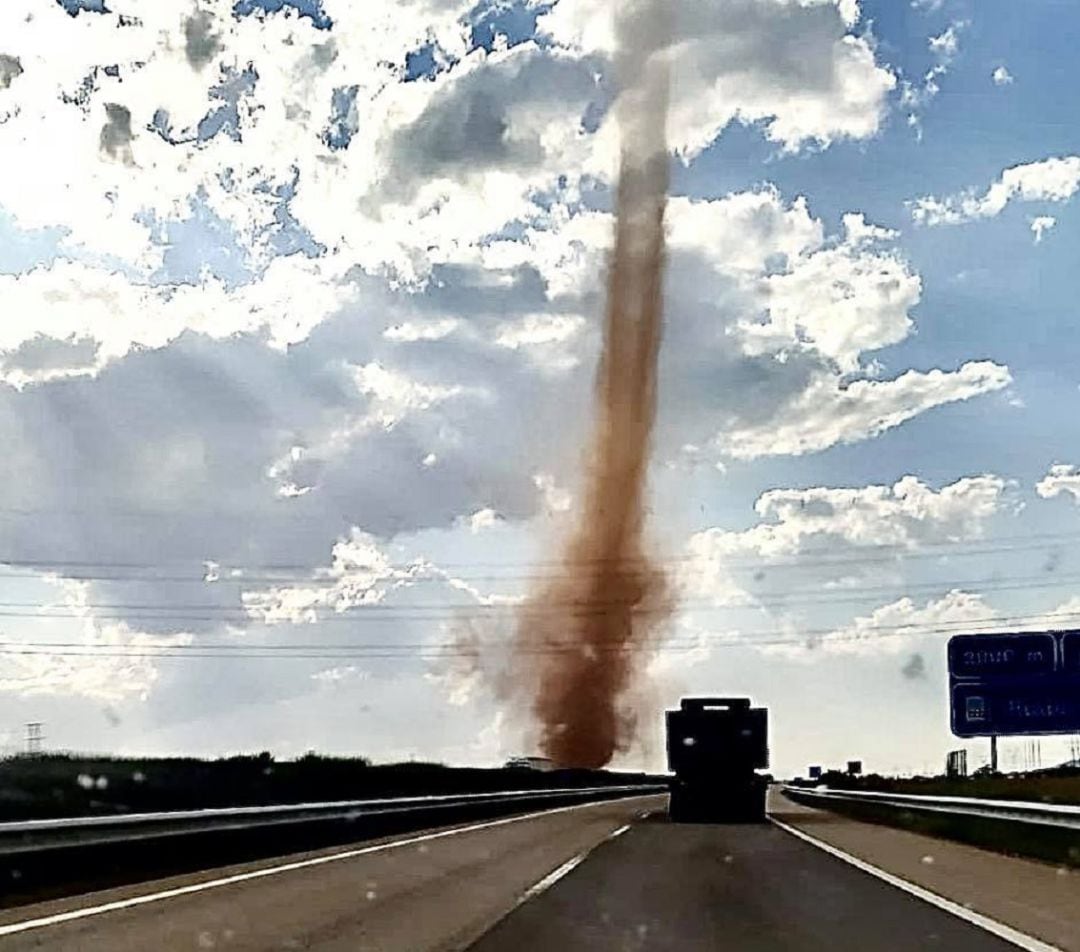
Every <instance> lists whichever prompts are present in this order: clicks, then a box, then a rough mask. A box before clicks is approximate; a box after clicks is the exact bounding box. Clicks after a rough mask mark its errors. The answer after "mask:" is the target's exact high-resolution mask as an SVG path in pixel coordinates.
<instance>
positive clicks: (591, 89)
mask: <svg viewBox="0 0 1080 952" xmlns="http://www.w3.org/2000/svg"><path fill="white" fill-rule="evenodd" d="M598 72H599V70H598V69H597V65H596V63H595V62H594V61H592V60H575V59H571V58H569V57H561V56H556V55H552V54H551V52H550V51H543V50H536V51H532V52H529V53H523V54H519V55H517V56H514V57H512V58H510V59H506V60H502V61H497V62H491V63H485V64H484V65H483V66H480V67H478V68H476V69H474V70H472V71H471V72H470V73H468V74H466V75H464V76H462V77H461V78H460V79H458V80H457V81H456V82H454V83H451V84H449V85H447V86H446V88H445V89H443V90H442V91H441V92H440V93H438V94H437V95H436V96H434V97H433V98H432V100H431V102H430V103H429V104H428V106H427V108H425V109H424V111H423V112H422V113H421V114H420V116H419V117H418V118H417V119H416V120H415V121H414V122H413V123H411V124H410V125H408V126H404V127H402V128H401V129H399V130H398V131H397V132H395V134H394V136H393V137H392V139H391V140H390V142H389V144H388V152H389V155H388V162H387V167H388V168H389V169H390V170H391V172H390V175H389V178H388V179H387V180H386V182H385V183H384V189H385V192H386V193H387V194H388V195H389V196H391V197H395V198H396V197H398V195H399V194H409V193H410V192H411V190H413V189H415V188H416V187H417V186H418V185H419V184H421V183H422V182H423V181H425V180H427V179H430V178H432V177H437V176H443V177H446V178H451V179H458V180H465V179H468V178H469V177H471V176H472V175H475V174H476V173H477V172H482V171H485V170H489V169H506V170H514V171H528V170H530V169H534V168H537V167H539V166H541V165H542V164H543V162H544V160H545V158H546V155H547V154H546V151H545V147H544V143H543V141H542V138H541V133H542V129H540V128H533V127H529V126H528V124H524V125H522V124H521V123H519V122H516V121H515V120H516V119H517V118H518V117H520V116H522V115H527V114H528V113H529V112H530V111H531V110H533V109H535V108H537V107H539V106H544V105H552V104H561V106H562V108H563V109H573V108H574V106H575V104H576V105H577V106H579V107H580V108H581V109H584V107H585V106H586V105H587V104H588V103H589V102H590V101H592V100H593V99H596V98H598V97H599V96H600V95H601V92H602V89H601V86H600V85H599V81H598V80H597V79H596V76H597V74H598Z"/></svg>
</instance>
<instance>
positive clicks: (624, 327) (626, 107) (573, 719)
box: [515, 2, 670, 767]
mask: <svg viewBox="0 0 1080 952" xmlns="http://www.w3.org/2000/svg"><path fill="white" fill-rule="evenodd" d="M630 8H631V9H630V12H629V13H628V14H622V15H621V18H620V24H619V26H620V40H621V48H622V52H621V56H620V60H621V62H620V64H619V66H620V77H621V80H622V93H621V95H620V98H619V101H618V104H617V107H616V109H617V112H616V115H617V117H618V121H619V125H620V132H621V136H622V155H621V167H620V172H619V185H618V190H617V197H616V209H615V219H616V223H615V246H614V250H613V252H612V256H611V261H610V264H609V270H608V279H607V305H606V311H605V317H604V336H603V351H602V354H601V357H600V363H599V367H598V369H597V376H596V385H595V390H594V404H595V406H594V414H595V424H594V426H595V429H594V432H593V436H592V441H591V445H590V447H589V449H588V452H587V456H586V467H587V468H586V472H585V479H584V494H583V499H582V503H581V506H580V509H579V511H578V513H577V523H576V525H575V526H574V528H573V530H572V532H571V535H570V536H569V538H568V540H567V541H566V544H565V547H564V549H563V552H562V555H561V559H562V563H563V564H562V567H561V569H560V572H559V575H558V578H557V580H555V581H554V582H551V583H549V584H547V585H545V586H543V587H540V588H539V589H538V590H536V591H534V592H533V593H532V594H531V596H530V598H529V599H528V600H527V602H526V603H525V604H524V605H523V607H522V609H521V612H520V614H519V616H518V622H517V633H516V643H515V650H516V652H517V654H518V658H519V659H520V663H519V664H518V665H517V666H516V667H517V669H518V670H521V671H527V672H528V675H527V678H526V679H525V685H523V686H524V687H526V688H527V689H528V690H530V691H531V692H532V697H531V711H532V714H533V716H534V718H535V719H536V721H537V723H538V725H539V728H540V748H541V750H542V751H543V752H544V754H546V755H547V756H548V757H550V758H551V759H552V760H553V761H554V762H556V763H558V764H560V765H562V766H568V767H600V766H603V765H604V764H606V763H608V761H610V760H611V758H612V756H613V755H614V754H615V753H616V752H617V751H619V750H623V749H625V748H626V747H627V746H628V744H629V742H630V741H631V740H632V738H633V734H634V727H635V724H634V716H633V712H632V711H631V710H629V709H628V705H626V704H625V700H626V697H627V692H628V691H629V689H630V688H632V687H633V685H634V682H635V678H636V675H637V673H638V670H639V667H640V664H641V662H642V661H643V659H644V658H645V656H646V654H645V651H644V650H643V649H644V647H645V644H646V643H647V641H648V640H649V634H650V632H653V631H655V629H656V627H657V625H658V624H659V623H660V622H661V621H662V620H663V618H664V617H665V616H666V614H667V613H668V610H669V607H670V605H669V587H668V584H667V580H666V579H665V577H664V574H663V572H662V571H661V569H660V568H659V567H658V565H657V564H655V563H654V562H653V561H651V560H650V558H649V553H648V547H647V540H646V535H645V491H646V476H647V471H648V463H649V455H650V449H651V445H652V436H653V425H654V422H655V418H656V402H657V357H658V354H659V349H660V337H661V327H662V317H663V273H664V210H665V205H666V199H667V186H668V155H667V146H666V140H665V124H666V117H667V94H668V88H667V87H668V78H667V66H666V64H665V63H664V62H662V56H663V54H662V52H659V50H661V46H660V45H659V44H658V43H657V40H658V38H662V37H664V36H665V35H666V30H664V25H665V24H664V19H665V17H664V11H663V10H662V9H661V6H660V5H659V4H655V3H652V2H649V3H638V4H632V5H630ZM646 40H647V41H648V42H645V41H646Z"/></svg>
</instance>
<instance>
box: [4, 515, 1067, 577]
mask: <svg viewBox="0 0 1080 952" xmlns="http://www.w3.org/2000/svg"><path fill="white" fill-rule="evenodd" d="M765 525H771V524H769V523H766V524H765ZM1078 539H1080V532H1061V533H1041V534H1033V535H1028V536H1003V537H1000V538H999V539H997V540H994V541H987V542H985V543H984V541H983V540H980V539H971V540H959V539H943V540H927V541H920V542H918V543H917V544H918V549H915V550H912V549H910V548H908V547H907V546H906V545H905V544H904V543H902V542H901V543H876V544H873V545H867V546H858V545H856V544H854V543H849V545H851V547H852V548H853V549H857V551H856V552H852V554H850V555H836V553H835V552H834V550H833V549H832V548H828V547H816V548H805V549H801V550H800V551H799V552H798V553H795V554H793V555H791V556H789V557H786V558H769V557H767V556H760V555H759V556H754V557H752V558H744V559H739V558H729V557H725V556H723V555H719V556H713V557H709V556H706V555H690V554H686V555H671V556H657V557H655V558H646V557H642V558H632V559H628V558H615V559H606V558H595V559H575V560H564V559H555V560H534V561H530V562H527V563H519V564H517V565H515V564H514V563H506V562H503V561H500V562H481V561H477V562H441V563H439V564H437V565H436V564H434V563H431V567H432V568H435V569H436V570H445V571H448V570H451V569H502V568H508V567H509V568H526V569H538V568H545V567H550V568H558V569H565V570H572V569H573V568H575V567H581V566H591V565H597V564H615V565H620V566H624V567H625V566H636V565H681V564H686V563H695V562H701V561H713V562H717V563H719V564H722V565H724V566H725V567H746V568H762V567H764V568H785V567H802V565H803V564H804V563H805V562H809V563H810V564H809V567H816V566H818V565H833V564H849V563H852V564H862V563H865V562H868V561H870V562H877V561H887V562H889V561H898V560H899V561H907V560H909V559H922V558H942V552H941V551H938V550H943V549H947V548H949V547H953V548H954V549H956V550H957V551H954V552H951V553H948V554H947V556H948V557H959V556H964V557H968V556H977V555H994V554H1002V553H1008V552H1019V551H1028V550H1031V549H1042V548H1045V547H1046V546H1048V545H1052V544H1054V543H1056V542H1067V541H1076V540H1078ZM971 546H976V548H967V549H966V550H965V549H964V547H971ZM874 553H880V554H879V555H875V554H874ZM830 556H832V557H830ZM811 560H812V561H811ZM197 563H198V566H199V569H198V570H199V575H198V576H180V577H175V576H174V577H172V578H177V580H178V581H191V582H199V581H206V578H205V575H206V572H207V567H206V566H207V564H208V563H213V564H214V565H215V566H217V569H216V571H218V572H219V573H221V574H220V576H219V577H218V578H217V579H215V580H214V581H215V583H219V582H224V581H231V582H243V581H245V580H253V579H255V578H256V576H254V575H250V574H243V575H240V576H233V577H230V576H229V573H231V572H235V571H239V572H241V573H253V572H282V573H288V574H285V575H283V576H282V577H281V580H283V581H291V580H293V579H294V578H309V577H310V575H311V574H313V573H314V572H317V571H319V570H320V568H319V567H317V566H311V565H305V564H299V563H282V562H267V563H251V564H244V565H240V564H231V563H228V562H224V561H222V562H221V563H220V564H218V562H217V560H215V559H211V558H207V559H199V560H197ZM0 565H8V566H18V567H22V568H32V569H39V570H42V571H43V572H48V571H50V570H59V569H74V570H79V569H87V570H93V571H104V570H106V569H116V570H124V571H139V572H148V571H151V570H154V569H176V568H180V567H183V565H185V563H183V562H159V563H155V562H136V561H132V562H121V561H117V562H107V561H83V560H78V559H22V558H14V557H7V558H2V559H0ZM427 565H428V563H427V560H426V559H423V558H418V559H414V560H412V561H409V562H393V563H391V562H388V563H386V564H385V566H372V568H373V569H376V570H380V571H381V570H384V569H385V570H389V571H407V570H415V569H417V568H422V567H425V566H427ZM321 570H322V571H326V569H325V567H322V569H321ZM35 577H36V575H35ZM139 577H140V578H141V576H139ZM507 577H509V578H513V579H519V578H530V577H532V576H531V575H522V574H520V573H518V574H513V575H510V576H506V575H502V574H500V575H495V576H483V578H494V579H501V578H507ZM556 577H558V576H556ZM120 578H124V579H125V580H126V578H127V577H126V576H108V577H107V578H106V577H103V578H102V579H100V580H102V581H110V580H120ZM166 578H169V577H162V576H150V577H149V579H148V580H150V581H164V580H165V579H166ZM258 578H259V579H260V580H263V581H267V580H269V579H266V578H265V577H262V576H258ZM462 578H463V580H465V577H462ZM88 580H91V581H95V580H98V579H96V578H92V579H88ZM311 581H324V579H311ZM325 581H333V580H332V579H331V580H325Z"/></svg>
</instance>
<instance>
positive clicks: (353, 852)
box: [0, 798, 633, 936]
mask: <svg viewBox="0 0 1080 952" xmlns="http://www.w3.org/2000/svg"><path fill="white" fill-rule="evenodd" d="M627 799H633V798H627ZM611 802H612V801H611V800H594V801H592V802H590V803H575V804H572V805H570V806H567V807H556V808H555V809H553V810H537V811H535V812H534V813H524V814H521V815H520V816H510V817H503V818H502V819H500V820H488V821H486V822H484V823H474V824H472V825H471V826H459V827H454V828H453V829H449V830H440V831H438V832H437V833H423V834H421V835H419V836H410V837H407V838H405V839H403V840H392V841H390V842H389V843H376V844H375V845H374V846H363V847H360V848H358V849H350V850H343V851H342V852H340V853H331V854H329V855H327V856H315V857H312V858H311V859H302V860H296V861H294V862H292V863H281V864H279V865H277V866H267V867H263V868H262V869H253V870H249V871H248V872H246V873H234V874H233V875H232V876H222V877H220V878H219V879H208V880H204V881H203V882H199V883H191V884H190V885H188V886H178V887H176V888H175V889H163V890H161V891H160V892H153V893H145V894H143V895H141V896H132V897H130V898H128V899H118V900H116V901H115V902H106V903H102V904H101V905H98V906H85V907H83V908H80V909H70V910H68V911H67V912H58V913H55V914H54V915H51V916H42V917H40V918H38V919H24V920H23V921H21V922H12V923H10V924H9V925H5V926H0V936H5V935H15V934H16V933H18V932H29V931H30V930H31V929H44V928H46V927H48V926H57V925H61V924H62V923H65V922H73V921H75V920H76V919H87V918H89V917H90V916H100V915H104V914H105V913H108V912H117V911H119V910H121V909H131V908H133V907H135V906H145V905H147V904H148V903H151V902H161V901H163V900H165V899H175V898H177V897H178V896H190V895H192V894H193V893H200V892H205V891H206V890H208V889H218V888H220V887H222V886H231V885H233V884H234V883H244V882H249V881H250V880H253V879H263V878H264V877H266V876H277V875H279V874H281V873H291V872H293V871H294V870H298V869H310V868H311V867H313V866H323V865H325V864H326V863H336V862H339V861H340V860H344V859H353V858H354V857H357V856H367V855H368V854H370V853H381V852H384V851H385V850H391V849H397V848H398V847H401V846H412V845H413V844H415V843H429V842H431V841H432V840H439V839H443V838H444V837H447V836H458V835H459V834H461V833H475V832H476V831H477V830H489V829H491V828H492V827H496V826H504V825H506V824H507V823H519V822H521V821H523V820H535V819H536V818H537V817H541V816H551V815H552V814H554V813H566V812H568V811H570V810H580V809H583V808H584V807H592V806H598V805H599V804H603V803H611ZM618 832H625V828H623V830H620V831H618ZM583 858H584V857H582V859H583ZM579 862H580V860H579ZM575 865H576V864H575ZM571 868H572V867H571ZM566 872H569V870H567V871H566ZM563 875H566V874H565V873H564V874H563ZM537 885H539V883H538V884H537Z"/></svg>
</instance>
